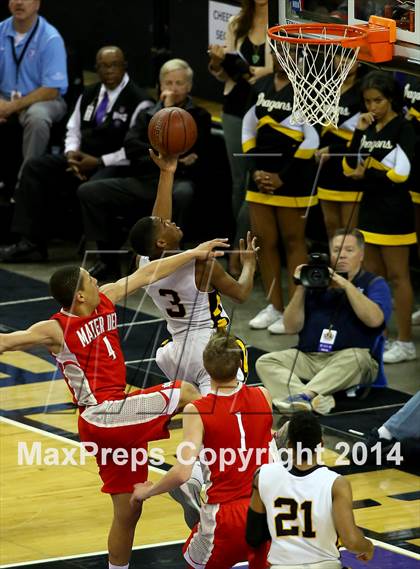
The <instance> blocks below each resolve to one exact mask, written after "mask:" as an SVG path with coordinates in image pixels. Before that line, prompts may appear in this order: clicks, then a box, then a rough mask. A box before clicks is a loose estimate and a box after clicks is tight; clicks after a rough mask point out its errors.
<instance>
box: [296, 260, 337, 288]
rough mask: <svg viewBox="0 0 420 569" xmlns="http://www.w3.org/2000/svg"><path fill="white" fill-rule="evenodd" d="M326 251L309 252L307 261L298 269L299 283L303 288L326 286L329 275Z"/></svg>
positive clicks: (329, 279)
mask: <svg viewBox="0 0 420 569" xmlns="http://www.w3.org/2000/svg"><path fill="white" fill-rule="evenodd" d="M328 263H329V259H328V255H327V254H326V253H311V254H310V255H309V262H308V264H307V265H305V266H303V267H302V269H301V271H300V283H301V284H302V285H303V286H304V287H305V288H315V289H319V288H327V287H328V285H329V284H330V281H331V277H330V271H329V267H328Z"/></svg>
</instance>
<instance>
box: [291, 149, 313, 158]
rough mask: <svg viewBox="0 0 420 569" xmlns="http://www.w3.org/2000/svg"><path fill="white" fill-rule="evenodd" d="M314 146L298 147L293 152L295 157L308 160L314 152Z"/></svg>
mask: <svg viewBox="0 0 420 569" xmlns="http://www.w3.org/2000/svg"><path fill="white" fill-rule="evenodd" d="M315 150H316V149H315V148H298V149H297V150H296V152H295V155H294V157H295V158H303V159H304V160H308V159H309V158H312V156H313V155H314V154H315Z"/></svg>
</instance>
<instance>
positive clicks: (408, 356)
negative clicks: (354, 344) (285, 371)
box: [343, 71, 416, 363]
mask: <svg viewBox="0 0 420 569" xmlns="http://www.w3.org/2000/svg"><path fill="white" fill-rule="evenodd" d="M361 91H362V96H363V100H364V103H365V106H366V109H367V112H366V113H362V114H361V115H360V118H359V121H358V124H357V128H356V130H355V132H354V135H353V139H352V142H351V145H350V150H349V152H350V154H351V155H349V156H347V157H345V158H344V159H343V168H344V174H345V175H346V176H349V177H350V178H352V179H353V180H355V181H356V182H358V184H360V187H361V189H362V190H363V197H362V201H361V203H360V212H359V229H360V230H361V231H362V232H363V234H364V237H365V242H366V254H365V266H366V269H367V270H368V271H370V272H372V273H376V274H378V275H382V276H384V277H385V278H387V279H388V281H389V282H390V283H391V284H392V285H393V289H394V296H395V310H396V320H397V327H398V340H397V341H396V342H394V344H393V345H392V348H391V349H390V350H388V351H386V352H385V354H384V362H385V363H398V362H401V361H407V360H413V359H415V357H416V351H415V346H414V344H413V342H412V341H411V310H412V306H413V289H412V286H411V282H410V272H409V248H410V245H411V244H413V243H416V234H415V231H414V212H413V204H412V201H411V197H410V193H409V184H408V180H409V176H410V171H411V164H412V162H413V159H414V145H415V134H414V130H413V127H412V126H411V125H410V123H409V122H408V121H407V120H406V119H405V118H404V116H403V115H402V114H401V110H402V96H401V95H402V94H401V93H400V91H399V85H398V83H397V82H396V81H395V80H394V79H393V77H392V75H390V74H388V73H383V72H380V71H372V72H371V73H369V74H368V75H366V77H365V78H364V80H363V82H362V86H361ZM357 153H359V156H357V155H356V156H354V155H353V154H357Z"/></svg>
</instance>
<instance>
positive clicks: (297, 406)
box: [275, 393, 312, 413]
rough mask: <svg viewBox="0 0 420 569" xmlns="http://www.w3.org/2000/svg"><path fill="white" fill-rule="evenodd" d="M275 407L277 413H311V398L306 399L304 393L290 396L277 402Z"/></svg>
mask: <svg viewBox="0 0 420 569" xmlns="http://www.w3.org/2000/svg"><path fill="white" fill-rule="evenodd" d="M275 405H276V407H277V409H279V411H284V412H288V413H295V412H297V411H312V407H311V398H310V397H308V395H305V393H298V394H297V395H292V396H290V397H288V398H287V399H284V400H283V401H279V402H278V403H276V404H275Z"/></svg>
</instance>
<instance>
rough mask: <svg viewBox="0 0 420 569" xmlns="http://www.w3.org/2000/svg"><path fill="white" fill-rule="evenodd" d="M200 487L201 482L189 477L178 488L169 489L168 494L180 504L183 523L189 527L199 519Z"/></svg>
mask: <svg viewBox="0 0 420 569" xmlns="http://www.w3.org/2000/svg"><path fill="white" fill-rule="evenodd" d="M201 487H202V485H201V482H200V481H198V480H196V479H195V478H192V477H191V478H190V479H189V480H188V481H187V482H185V483H184V484H182V485H181V486H178V488H175V489H174V490H170V491H169V494H170V496H172V498H173V499H174V500H175V501H176V502H178V504H181V506H182V509H183V510H184V520H185V523H186V524H187V526H188V527H189V528H190V529H192V528H193V527H194V526H195V525H196V524H198V522H199V521H200V505H201V498H200V494H201Z"/></svg>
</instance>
